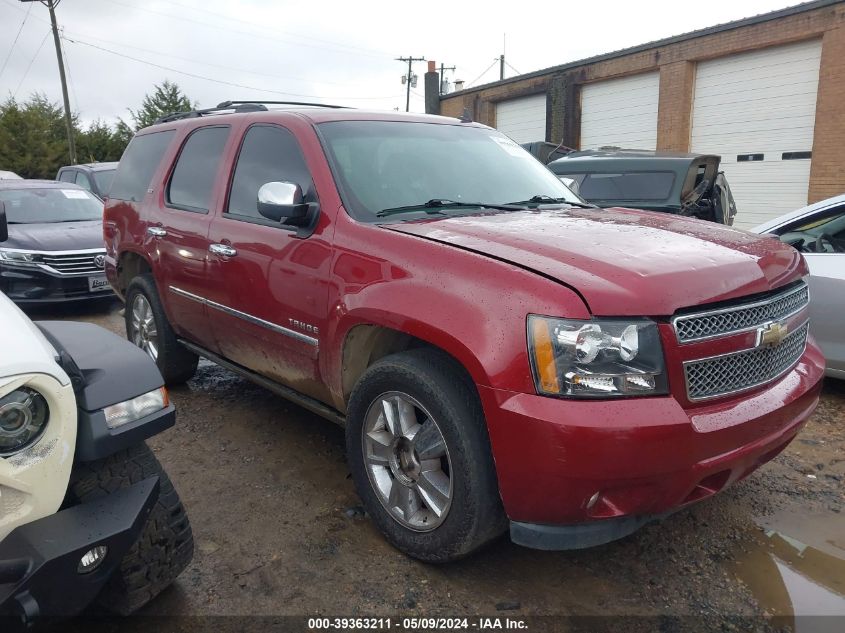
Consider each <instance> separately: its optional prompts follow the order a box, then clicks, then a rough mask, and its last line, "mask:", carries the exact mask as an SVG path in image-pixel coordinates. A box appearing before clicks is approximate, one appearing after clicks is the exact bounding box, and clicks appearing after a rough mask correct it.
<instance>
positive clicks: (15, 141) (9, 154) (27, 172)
mask: <svg viewBox="0 0 845 633" xmlns="http://www.w3.org/2000/svg"><path fill="white" fill-rule="evenodd" d="M73 123H74V125H76V124H77V121H76V117H74V120H73ZM67 162H68V149H67V135H66V131H65V123H64V111H63V110H62V108H61V107H59V106H58V105H57V104H55V103H52V102H50V101H49V100H48V99H47V97H46V96H45V95H43V94H38V93H36V94H34V95H33V96H32V97H31V98H30V100H29V101H27V102H26V103H23V104H19V103H18V102H17V101H15V100H14V98H12V97H10V98H8V99H7V100H6V101H5V102H3V103H2V104H0V169H8V170H11V171H14V172H16V173H17V174H19V175H20V176H23V177H24V178H55V177H56V172H57V171H58V169H59V167H61V166H62V165H66V164H67Z"/></svg>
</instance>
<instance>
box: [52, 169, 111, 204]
mask: <svg viewBox="0 0 845 633" xmlns="http://www.w3.org/2000/svg"><path fill="white" fill-rule="evenodd" d="M116 171H117V163H87V164H85V165H67V166H65V167H62V168H61V169H59V173H58V174H56V180H58V181H60V182H73V183H76V184H77V185H79V186H80V187H82V188H83V189H87V190H88V191H90V192H91V193H93V194H94V195H95V196H97V197H98V198H99V199H100V200H104V199H105V197H106V196H107V195H108V193H109V189H110V188H111V181H112V180H114V174H115V172H116Z"/></svg>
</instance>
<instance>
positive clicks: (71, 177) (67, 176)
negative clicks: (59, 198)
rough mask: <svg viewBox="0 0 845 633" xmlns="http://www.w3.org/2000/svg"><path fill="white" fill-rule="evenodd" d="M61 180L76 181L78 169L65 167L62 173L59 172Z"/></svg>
mask: <svg viewBox="0 0 845 633" xmlns="http://www.w3.org/2000/svg"><path fill="white" fill-rule="evenodd" d="M59 180H60V181H61V182H75V180H76V170H74V169H65V170H64V171H63V172H62V173H61V174H59Z"/></svg>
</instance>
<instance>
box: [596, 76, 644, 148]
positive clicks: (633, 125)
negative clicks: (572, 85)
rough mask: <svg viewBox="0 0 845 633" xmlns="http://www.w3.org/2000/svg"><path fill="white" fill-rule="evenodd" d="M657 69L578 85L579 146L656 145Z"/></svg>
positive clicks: (640, 146) (636, 146)
mask: <svg viewBox="0 0 845 633" xmlns="http://www.w3.org/2000/svg"><path fill="white" fill-rule="evenodd" d="M659 94H660V73H656V72H655V73H646V74H643V75H634V76H633V77H621V78H619V79H608V80H607V81H600V82H598V83H594V84H586V85H584V87H583V88H581V149H595V148H597V147H603V146H605V145H611V146H617V147H625V148H628V149H655V148H656V147H657V102H658V98H659Z"/></svg>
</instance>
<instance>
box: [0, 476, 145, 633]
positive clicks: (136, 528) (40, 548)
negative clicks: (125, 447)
mask: <svg viewBox="0 0 845 633" xmlns="http://www.w3.org/2000/svg"><path fill="white" fill-rule="evenodd" d="M158 490H159V482H158V478H157V477H150V478H148V479H145V480H143V481H140V482H138V483H137V484H135V485H133V486H131V487H129V488H125V489H122V490H118V491H117V492H114V493H112V494H110V495H108V496H105V497H102V498H101V499H98V500H97V501H93V502H91V503H86V504H82V505H78V506H74V507H71V508H68V509H67V510H63V511H61V512H58V513H56V514H52V515H50V516H48V517H45V518H43V519H39V520H38V521H33V522H32V523H27V524H26V525H23V526H21V527H18V528H16V529H15V530H13V531H12V532H11V533H10V534H9V535H8V536H7V537H6V538H5V539H3V541H2V542H0V623H3V625H4V628H3V630H6V628H5V626H6V625H11V624H12V623H13V622H18V623H23V624H26V623H30V622H32V621H34V620H35V619H37V618H41V617H68V616H72V615H75V614H77V613H79V612H80V611H81V610H82V609H84V608H85V607H86V606H87V605H88V604H90V603H91V601H92V600H93V599H94V598H95V597H96V596H97V594H98V593H99V592H100V590H101V589H102V587H103V585H104V584H105V583H106V582H107V581H108V579H109V577H110V576H111V574H112V572H114V570H115V569H116V568H117V566H118V565H119V564H120V561H121V560H122V559H123V557H124V556H125V555H126V552H127V551H128V550H129V548H130V547H132V544H133V543H135V541H137V540H138V538H139V536H140V534H141V530H142V529H143V527H144V524H145V523H146V521H147V518H148V517H149V515H150V512H152V509H153V506H154V505H155V503H156V501H157V500H158ZM98 545H104V546H106V547H107V548H108V551H107V553H106V557H105V560H104V561H103V562H102V563H101V564H100V566H99V567H97V568H96V569H94V570H93V571H91V572H89V573H82V574H81V573H79V571H78V565H79V562H80V559H81V558H82V556H83V554H85V552H87V551H88V550H90V549H91V548H92V547H94V546H98Z"/></svg>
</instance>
